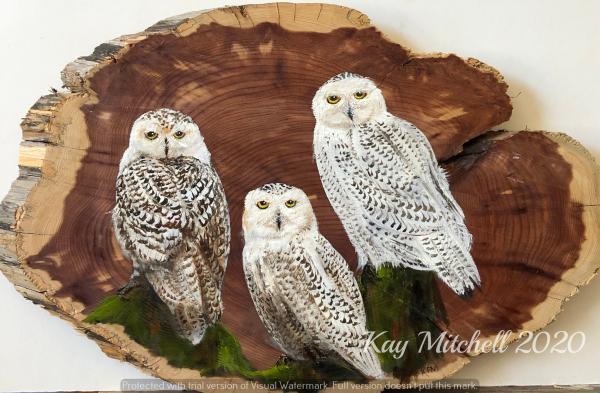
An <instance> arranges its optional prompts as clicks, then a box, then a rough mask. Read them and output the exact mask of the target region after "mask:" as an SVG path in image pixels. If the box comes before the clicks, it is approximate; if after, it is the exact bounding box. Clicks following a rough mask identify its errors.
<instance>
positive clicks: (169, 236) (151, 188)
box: [113, 157, 230, 343]
mask: <svg viewBox="0 0 600 393" xmlns="http://www.w3.org/2000/svg"><path fill="white" fill-rule="evenodd" d="M116 194H117V201H116V202H117V203H116V206H115V208H114V210H113V224H114V228H115V233H116V237H117V239H118V241H119V243H120V244H121V247H122V249H123V251H124V253H125V255H126V256H127V257H128V258H129V259H131V260H132V262H133V264H134V276H135V275H136V274H141V275H143V276H144V277H145V278H146V279H147V281H148V282H149V283H150V285H151V286H152V287H153V288H154V290H155V291H156V293H157V295H158V296H159V297H160V299H161V300H162V301H163V302H164V303H165V304H166V305H167V306H168V307H169V309H170V310H171V312H172V313H173V315H174V316H175V319H176V321H177V323H178V326H179V328H180V329H181V332H182V334H183V335H184V336H185V337H187V338H188V339H190V340H191V341H192V342H193V343H197V342H199V341H200V340H201V338H202V336H203V334H204V331H205V330H206V328H207V327H208V326H209V325H210V324H212V323H214V322H216V321H217V320H218V319H219V318H220V316H221V312H222V308H223V306H222V301H221V285H222V283H223V275H224V272H225V268H226V265H227V257H228V254H229V238H230V229H229V214H228V210H227V203H226V200H225V194H224V192H223V188H222V186H221V182H220V180H219V177H218V175H217V173H216V172H215V171H214V169H213V168H212V167H211V166H210V165H208V164H204V163H202V162H201V161H199V160H198V159H196V158H192V157H179V158H175V159H169V160H161V159H155V158H148V157H140V158H138V159H135V160H133V161H132V162H131V163H129V164H128V165H127V166H126V167H125V168H124V169H123V170H122V171H121V173H120V175H119V176H118V178H117V185H116Z"/></svg>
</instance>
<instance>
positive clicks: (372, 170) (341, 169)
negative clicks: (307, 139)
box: [315, 114, 480, 295]
mask: <svg viewBox="0 0 600 393" xmlns="http://www.w3.org/2000/svg"><path fill="white" fill-rule="evenodd" d="M315 159H316V161H317V165H318V168H319V174H320V176H321V180H322V182H323V186H324V188H325V191H326V193H327V196H328V198H329V200H330V201H331V204H332V206H333V208H334V209H335V211H336V213H337V215H338V216H339V217H340V219H341V221H342V223H343V224H344V228H345V229H346V231H347V232H348V235H349V237H350V240H351V241H352V244H353V245H354V247H355V248H356V250H357V253H358V256H359V264H360V265H361V266H365V265H366V264H368V263H370V264H372V265H373V266H375V267H379V266H381V265H385V264H390V265H393V266H398V265H400V266H405V267H410V268H413V269H417V270H432V271H435V272H436V273H437V274H438V275H439V277H440V278H441V279H442V280H443V281H444V282H445V283H446V284H448V286H450V287H451V288H452V289H453V290H454V291H456V292H457V293H458V294H461V295H462V294H465V293H467V292H469V291H471V290H472V289H473V288H474V287H475V286H476V285H479V284H480V278H479V273H478V271H477V267H476V266H475V263H474V262H473V259H472V257H471V255H470V253H469V251H470V248H471V235H470V233H469V231H468V230H467V227H466V226H465V223H464V214H463V211H462V209H461V208H460V206H459V205H458V203H457V202H456V200H455V199H454V197H453V196H452V193H451V192H450V188H449V185H448V181H447V180H446V177H445V174H444V172H443V170H442V169H441V168H440V167H439V166H438V164H437V161H436V159H435V156H434V154H433V150H432V149H431V146H430V144H429V142H428V141H427V139H426V137H425V135H423V133H422V132H421V131H420V130H418V129H417V128H416V127H415V126H414V125H412V124H410V123H408V122H406V121H404V120H401V119H398V118H396V117H394V116H393V115H391V114H385V115H382V116H381V117H380V118H377V119H373V120H371V121H369V122H367V123H364V124H360V125H354V126H352V127H351V128H350V129H349V130H348V131H347V132H339V131H337V130H336V131H329V130H327V129H326V128H325V127H323V126H320V125H317V127H316V128H315Z"/></svg>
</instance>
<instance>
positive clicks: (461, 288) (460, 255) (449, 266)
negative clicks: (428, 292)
mask: <svg viewBox="0 0 600 393" xmlns="http://www.w3.org/2000/svg"><path fill="white" fill-rule="evenodd" d="M449 248H450V250H448V251H447V254H446V255H448V257H449V260H448V261H446V262H445V264H444V265H443V267H442V268H441V269H440V270H439V271H438V276H439V277H440V278H441V279H442V281H444V283H445V284H446V285H448V286H449V287H450V288H451V289H452V290H453V291H454V292H456V293H457V294H458V295H460V296H470V294H471V292H473V290H475V288H476V287H479V286H480V285H481V278H480V276H479V271H478V270H477V266H476V265H475V261H474V260H473V257H472V256H471V253H470V252H469V251H467V250H465V249H464V248H463V247H462V246H461V245H460V244H459V243H455V244H453V245H451V246H450V247H449Z"/></svg>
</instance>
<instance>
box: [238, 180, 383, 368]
mask: <svg viewBox="0 0 600 393" xmlns="http://www.w3.org/2000/svg"><path fill="white" fill-rule="evenodd" d="M243 230H244V240H245V245H244V251H243V260H244V272H245V276H246V282H247V284H248V288H249V290H250V294H251V297H252V300H253V301H254V305H255V307H256V310H257V311H258V315H259V317H260V319H261V320H262V322H263V323H264V325H265V327H266V329H267V331H268V333H269V334H270V335H271V337H272V338H273V339H274V341H275V342H276V343H277V344H278V345H279V347H280V348H281V350H282V351H283V352H284V353H285V354H286V355H288V356H289V357H291V358H293V359H296V360H319V359H323V358H333V359H338V360H339V359H341V360H343V361H345V362H347V363H348V364H350V365H351V366H352V367H353V368H355V369H356V370H357V371H359V372H360V373H362V374H363V375H364V376H366V377H369V378H380V377H382V376H383V372H382V370H381V366H380V364H379V360H378V358H377V355H376V354H375V352H374V351H373V349H372V348H371V346H370V345H369V344H370V342H369V332H368V331H367V328H366V316H365V309H364V305H363V301H362V298H361V294H360V291H359V289H358V285H357V283H356V281H355V279H354V276H353V274H352V272H351V271H350V269H349V267H348V265H347V263H346V261H345V260H344V259H343V257H342V256H341V255H340V254H339V253H338V252H337V251H336V250H335V249H334V248H333V247H332V246H331V244H330V243H329V242H328V241H327V239H325V238H324V237H323V236H322V235H321V234H320V233H319V231H318V228H317V220H316V217H315V215H314V213H313V210H312V206H311V204H310V201H309V199H308V197H307V196H306V194H305V193H304V192H303V191H302V190H300V189H298V188H295V187H291V186H288V185H285V184H280V183H273V184H267V185H264V186H263V187H261V188H258V189H256V190H253V191H251V192H249V193H248V195H247V196H246V200H245V209H244V216H243Z"/></svg>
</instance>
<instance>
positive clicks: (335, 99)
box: [327, 95, 340, 105]
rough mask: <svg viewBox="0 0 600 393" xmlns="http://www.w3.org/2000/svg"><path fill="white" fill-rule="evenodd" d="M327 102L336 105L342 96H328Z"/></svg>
mask: <svg viewBox="0 0 600 393" xmlns="http://www.w3.org/2000/svg"><path fill="white" fill-rule="evenodd" d="M327 102H328V103H330V104H331V105H335V104H337V103H338V102H340V97H339V96H335V95H333V96H328V97H327Z"/></svg>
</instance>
